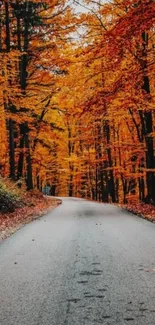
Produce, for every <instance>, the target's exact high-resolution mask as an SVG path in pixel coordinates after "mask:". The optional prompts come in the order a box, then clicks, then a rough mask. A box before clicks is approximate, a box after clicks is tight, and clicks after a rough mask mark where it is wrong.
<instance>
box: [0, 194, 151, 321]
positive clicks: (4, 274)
mask: <svg viewBox="0 0 155 325" xmlns="http://www.w3.org/2000/svg"><path fill="white" fill-rule="evenodd" d="M96 324H105V325H108V324H109V325H113V324H119V325H124V324H131V325H132V324H137V325H146V324H147V325H155V225H154V224H152V223H150V222H148V221H145V220H143V219H140V218H138V217H136V216H133V215H131V214H129V213H127V212H125V211H123V210H122V209H120V208H117V207H115V206H112V205H104V204H98V203H93V202H89V201H84V200H80V199H63V204H62V205H60V206H59V207H58V208H56V209H55V210H54V211H52V212H51V213H48V214H47V215H46V216H44V217H43V218H41V219H39V220H37V221H34V222H32V223H31V224H29V225H26V226H25V227H23V228H22V229H20V230H19V231H17V232H16V233H15V234H14V235H12V236H11V237H10V238H8V239H7V240H5V241H4V242H3V243H2V244H1V245H0V325H96Z"/></svg>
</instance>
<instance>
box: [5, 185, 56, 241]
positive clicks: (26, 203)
mask: <svg viewBox="0 0 155 325" xmlns="http://www.w3.org/2000/svg"><path fill="white" fill-rule="evenodd" d="M59 204H61V201H60V200H58V199H55V198H53V197H44V196H43V195H42V193H40V192H38V191H32V192H26V191H25V190H20V189H19V188H18V187H17V186H16V185H15V184H14V183H12V182H10V181H7V180H6V181H4V180H2V179H0V242H1V241H2V240H3V239H5V238H7V237H8V236H10V235H11V234H12V233H14V232H15V231H16V230H18V229H19V228H21V227H22V226H24V225H25V224H27V223H29V222H31V221H33V220H35V219H37V218H39V217H41V216H42V215H44V214H46V213H47V212H48V211H49V210H51V209H52V208H55V207H56V206H58V205H59Z"/></svg>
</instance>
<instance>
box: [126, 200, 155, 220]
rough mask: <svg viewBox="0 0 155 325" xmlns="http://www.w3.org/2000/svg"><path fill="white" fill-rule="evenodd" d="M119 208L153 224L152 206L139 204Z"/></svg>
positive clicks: (154, 212) (153, 208)
mask: <svg viewBox="0 0 155 325" xmlns="http://www.w3.org/2000/svg"><path fill="white" fill-rule="evenodd" d="M121 206H122V207H123V208H124V209H126V210H127V211H129V212H132V213H134V214H136V215H137V216H139V217H141V218H143V219H147V220H149V221H151V222H155V206H154V205H152V204H145V203H141V202H139V203H133V204H125V205H121Z"/></svg>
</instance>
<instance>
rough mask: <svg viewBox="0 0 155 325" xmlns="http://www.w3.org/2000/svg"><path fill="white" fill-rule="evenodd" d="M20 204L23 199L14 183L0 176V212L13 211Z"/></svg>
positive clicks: (21, 204)
mask: <svg viewBox="0 0 155 325" xmlns="http://www.w3.org/2000/svg"><path fill="white" fill-rule="evenodd" d="M22 206H23V199H22V197H21V196H20V193H19V190H18V189H17V187H16V185H15V184H14V183H13V182H11V181H8V180H4V179H2V178H0V212H1V213H7V212H13V211H14V210H15V209H16V208H18V207H22Z"/></svg>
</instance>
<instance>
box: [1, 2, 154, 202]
mask: <svg viewBox="0 0 155 325" xmlns="http://www.w3.org/2000/svg"><path fill="white" fill-rule="evenodd" d="M77 8H79V3H78V1H77V2H76V1H74V2H73V3H72V2H71V1H67V0H66V1H65V0H53V1H50V0H44V1H39V0H38V1H35V0H32V1H27V0H12V1H9V0H2V1H0V175H1V178H2V179H3V178H4V179H5V178H10V179H11V180H13V181H15V182H16V184H18V186H19V187H25V186H26V187H27V190H32V189H33V188H38V189H39V190H42V189H43V188H44V186H45V185H50V187H51V194H52V195H67V196H79V197H86V198H90V199H94V200H98V201H103V202H114V203H115V202H116V203H117V202H119V203H127V202H138V201H143V202H146V203H154V202H155V152H154V149H155V142H154V137H155V131H154V125H155V113H154V110H155V90H154V83H155V66H154V63H155V40H154V35H155V25H154V23H155V3H154V0H112V1H102V0H90V1H89V0H86V1H84V0H83V1H81V8H83V9H81V11H80V12H79V11H78V9H77Z"/></svg>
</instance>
